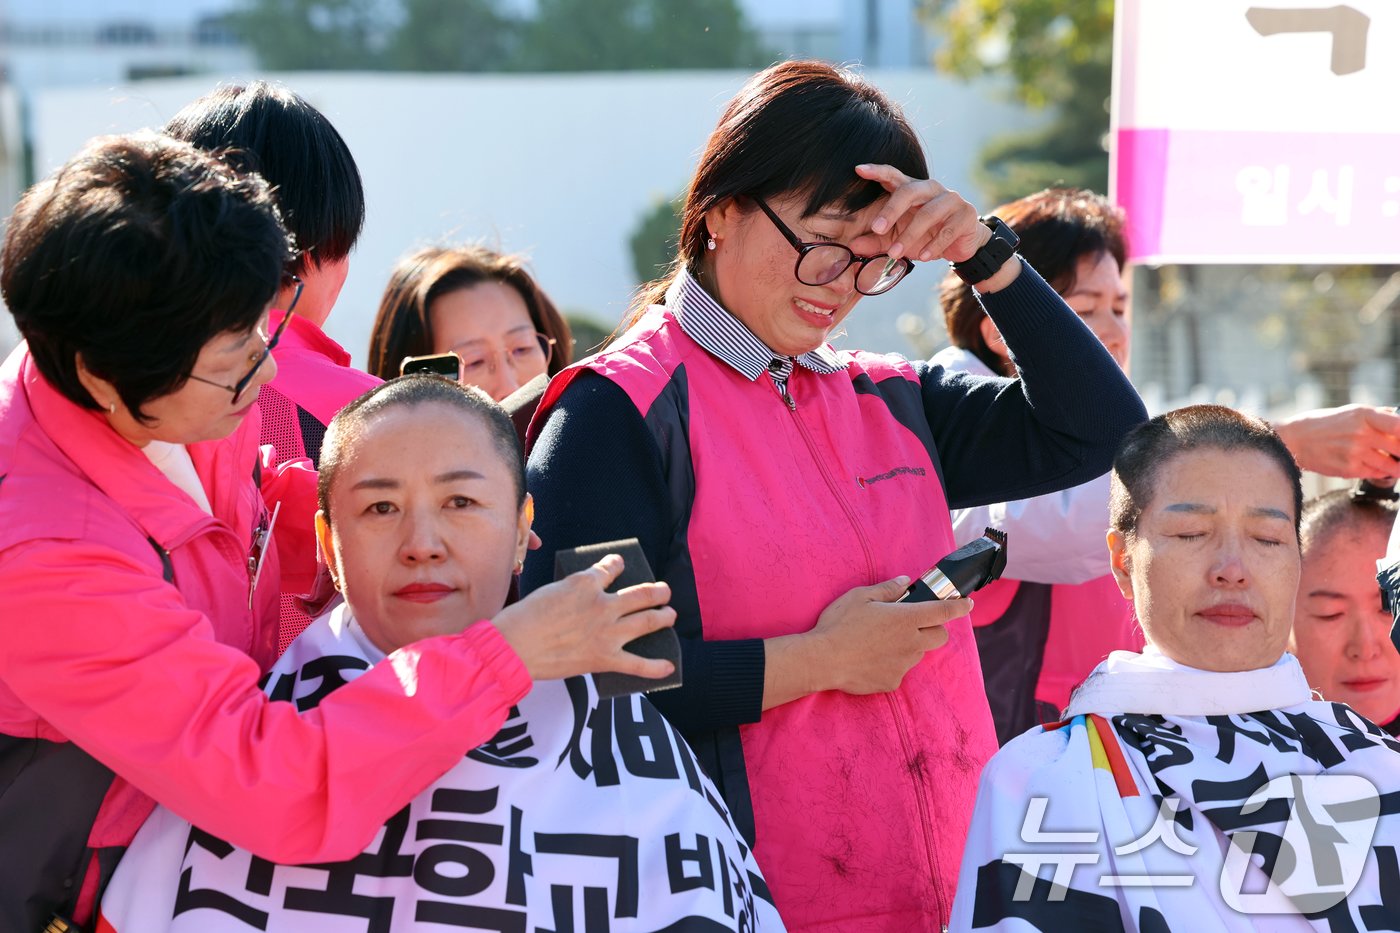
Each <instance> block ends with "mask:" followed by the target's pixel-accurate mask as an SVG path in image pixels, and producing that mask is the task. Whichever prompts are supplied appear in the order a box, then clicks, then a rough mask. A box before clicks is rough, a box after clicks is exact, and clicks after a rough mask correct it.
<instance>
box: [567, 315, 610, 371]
mask: <svg viewBox="0 0 1400 933" xmlns="http://www.w3.org/2000/svg"><path fill="white" fill-rule="evenodd" d="M564 320H566V321H568V322H569V331H570V332H571V333H572V334H573V335H574V357H573V358H574V359H575V360H581V359H583V358H584V357H585V356H588V355H590V354H593V353H597V352H598V351H599V350H600V349H601V348H602V346H603V344H605V343H607V342H608V338H609V337H611V336H612V332H613V329H612V327H611V326H609V325H607V324H604V323H603V322H602V321H600V320H598V318H597V317H595V316H594V315H593V314H591V313H590V312H588V311H566V312H564Z"/></svg>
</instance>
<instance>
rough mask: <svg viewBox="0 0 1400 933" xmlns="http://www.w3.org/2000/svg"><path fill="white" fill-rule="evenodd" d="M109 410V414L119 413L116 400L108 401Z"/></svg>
mask: <svg viewBox="0 0 1400 933" xmlns="http://www.w3.org/2000/svg"><path fill="white" fill-rule="evenodd" d="M107 411H108V413H109V414H113V415H115V414H116V413H117V403H116V402H108V403H107Z"/></svg>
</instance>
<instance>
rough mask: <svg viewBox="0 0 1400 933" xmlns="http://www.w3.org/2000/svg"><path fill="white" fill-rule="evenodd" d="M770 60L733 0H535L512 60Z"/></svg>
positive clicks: (592, 66) (665, 63)
mask: <svg viewBox="0 0 1400 933" xmlns="http://www.w3.org/2000/svg"><path fill="white" fill-rule="evenodd" d="M770 60H771V57H770V55H769V54H768V53H767V52H765V51H764V49H763V48H762V47H761V46H760V44H759V42H758V40H757V38H756V37H755V36H754V34H753V32H752V31H751V30H750V29H749V27H748V25H747V24H746V22H745V20H744V16H743V12H742V11H741V10H740V9H739V5H738V3H737V2H736V0H685V2H676V0H539V4H538V7H537V10H536V13H535V18H534V19H533V20H531V21H530V22H528V23H526V24H525V29H524V38H523V42H522V48H521V56H520V61H519V65H520V66H521V67H522V68H524V69H526V70H530V71H622V70H629V69H638V68H753V67H758V66H760V65H762V64H766V63H767V62H768V61H770Z"/></svg>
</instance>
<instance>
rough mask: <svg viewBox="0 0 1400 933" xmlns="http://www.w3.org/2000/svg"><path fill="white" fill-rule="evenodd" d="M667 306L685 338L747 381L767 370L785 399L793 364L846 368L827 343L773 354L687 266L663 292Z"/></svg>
mask: <svg viewBox="0 0 1400 933" xmlns="http://www.w3.org/2000/svg"><path fill="white" fill-rule="evenodd" d="M666 307H668V308H670V309H671V311H672V312H673V313H674V314H675V315H676V321H677V322H678V323H679V324H680V325H681V330H683V331H685V333H686V336H687V337H689V338H690V339H691V340H694V341H695V342H696V343H698V344H700V346H702V347H704V348H705V349H706V350H708V351H709V352H710V353H711V354H713V355H714V356H717V357H719V358H720V359H721V360H723V361H724V362H726V363H728V364H729V365H730V366H732V367H733V368H734V369H735V370H737V371H738V372H740V373H741V374H743V376H744V377H745V378H747V379H748V380H749V381H750V382H752V381H754V380H755V379H757V378H758V377H759V376H761V375H763V374H764V373H765V372H766V373H768V375H769V376H770V377H771V378H772V379H773V384H774V385H775V386H777V387H778V392H779V393H780V394H781V395H782V396H783V398H784V399H787V398H788V389H787V382H788V377H789V376H791V375H792V367H793V364H794V363H796V364H800V365H801V366H802V367H803V368H805V369H810V370H811V371H812V372H814V373H819V374H822V375H830V374H832V373H839V372H843V371H844V370H845V369H846V367H845V365H843V364H842V363H841V360H840V359H839V358H838V357H837V356H836V351H835V350H833V349H831V347H830V346H828V345H826V344H822V345H821V346H819V347H817V348H816V349H815V350H812V351H811V352H809V353H804V354H802V355H801V356H798V357H791V356H781V355H779V354H776V353H774V352H773V351H772V350H770V349H768V345H767V344H765V343H764V342H763V341H762V340H760V339H759V338H758V337H757V335H755V334H754V332H753V331H751V330H749V329H748V328H747V327H745V326H744V324H743V323H742V322H741V321H740V320H739V319H738V318H737V317H735V316H734V315H732V314H730V313H729V312H728V311H726V310H724V308H722V307H720V304H719V302H717V301H715V300H714V299H713V298H711V297H710V293H709V292H707V291H705V288H704V286H702V285H701V284H700V283H699V282H697V281H696V280H695V277H694V276H692V275H691V274H690V271H689V270H687V269H682V270H681V272H680V274H679V275H678V276H676V280H675V281H674V282H672V283H671V287H670V289H669V290H668V291H667V292H666Z"/></svg>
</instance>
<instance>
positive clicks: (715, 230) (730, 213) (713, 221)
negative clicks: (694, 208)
mask: <svg viewBox="0 0 1400 933" xmlns="http://www.w3.org/2000/svg"><path fill="white" fill-rule="evenodd" d="M741 213H742V212H741V211H740V210H739V205H738V203H736V202H735V200H734V199H733V198H725V199H724V200H723V201H720V202H719V203H718V204H716V205H715V206H714V207H712V208H710V209H709V210H707V211H706V212H705V232H706V234H707V235H708V236H709V237H710V238H711V239H713V240H715V242H716V243H720V242H723V241H724V240H725V239H727V238H728V237H730V236H733V234H734V230H735V225H736V224H737V223H738V221H739V216H740V214H741Z"/></svg>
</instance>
